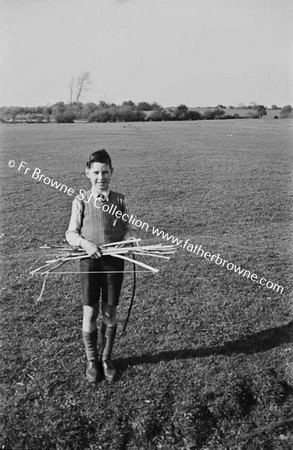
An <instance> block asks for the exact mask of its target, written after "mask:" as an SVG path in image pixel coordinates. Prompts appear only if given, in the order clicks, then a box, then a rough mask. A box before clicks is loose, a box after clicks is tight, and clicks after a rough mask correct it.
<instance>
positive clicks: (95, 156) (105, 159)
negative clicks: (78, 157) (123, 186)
mask: <svg viewBox="0 0 293 450" xmlns="http://www.w3.org/2000/svg"><path fill="white" fill-rule="evenodd" d="M95 162H98V163H105V164H108V166H109V167H110V169H112V161H111V158H110V155H109V153H108V152H107V150H105V149H103V148H102V149H101V150H97V151H96V152H94V153H92V154H91V155H90V156H89V159H88V161H87V162H86V166H87V168H88V169H90V168H91V165H92V164H93V163H95Z"/></svg>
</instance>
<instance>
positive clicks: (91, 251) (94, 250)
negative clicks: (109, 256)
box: [83, 241, 102, 258]
mask: <svg viewBox="0 0 293 450" xmlns="http://www.w3.org/2000/svg"><path fill="white" fill-rule="evenodd" d="M83 248H84V249H85V251H86V252H87V254H88V255H89V256H90V257H91V258H101V256H102V252H101V250H100V248H99V247H98V246H97V244H94V243H93V242H89V241H87V242H85V243H84V244H83Z"/></svg>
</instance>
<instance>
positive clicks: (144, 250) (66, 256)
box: [30, 238, 177, 275]
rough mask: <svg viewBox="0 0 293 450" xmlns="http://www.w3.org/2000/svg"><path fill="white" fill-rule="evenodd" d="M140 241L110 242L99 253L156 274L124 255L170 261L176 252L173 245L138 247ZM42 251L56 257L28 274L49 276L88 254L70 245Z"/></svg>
mask: <svg viewBox="0 0 293 450" xmlns="http://www.w3.org/2000/svg"><path fill="white" fill-rule="evenodd" d="M140 241H141V239H135V238H131V239H129V240H127V241H119V242H112V243H110V244H104V245H101V246H100V247H99V248H100V251H101V253H102V256H113V257H115V258H120V259H124V260H125V261H129V262H131V263H133V264H136V265H137V266H140V267H143V268H144V269H146V270H149V271H151V272H153V273H158V271H159V270H158V269H156V268H155V267H152V266H150V265H149V264H145V263H144V262H142V261H138V260H136V259H132V258H129V256H126V255H139V256H150V257H153V258H161V259H166V260H168V259H170V256H171V255H173V254H174V253H175V252H176V249H177V247H176V246H174V245H163V244H157V245H139V243H140ZM40 248H43V249H48V250H54V251H55V253H57V254H56V256H55V257H54V259H50V260H48V261H46V264H45V265H43V266H41V267H38V268H37V269H34V270H32V271H31V272H30V275H34V274H36V273H39V274H49V273H50V272H53V271H54V270H56V269H57V268H58V267H60V266H61V265H63V264H65V263H66V262H68V261H76V260H80V259H82V258H88V257H89V256H88V254H87V253H86V251H85V250H83V249H82V248H80V247H71V246H70V245H67V244H65V245H60V246H58V245H52V246H49V245H47V244H46V245H43V246H42V247H40Z"/></svg>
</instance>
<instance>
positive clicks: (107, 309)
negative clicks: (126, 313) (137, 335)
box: [102, 304, 117, 326]
mask: <svg viewBox="0 0 293 450" xmlns="http://www.w3.org/2000/svg"><path fill="white" fill-rule="evenodd" d="M102 313H103V322H104V323H105V324H106V325H110V326H114V325H116V323H117V307H116V306H110V305H106V304H103V305H102Z"/></svg>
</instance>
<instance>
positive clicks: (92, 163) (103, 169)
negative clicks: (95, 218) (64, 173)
mask: <svg viewBox="0 0 293 450" xmlns="http://www.w3.org/2000/svg"><path fill="white" fill-rule="evenodd" d="M85 173H86V176H87V177H88V178H89V179H90V180H91V183H92V187H93V188H94V189H95V191H96V192H97V193H102V192H105V191H107V189H108V187H109V184H110V180H111V177H112V173H113V167H112V161H111V158H110V156H109V154H108V152H107V151H106V150H104V149H102V150H98V151H96V152H94V153H92V154H91V155H90V157H89V159H88V161H87V162H86V169H85Z"/></svg>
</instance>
